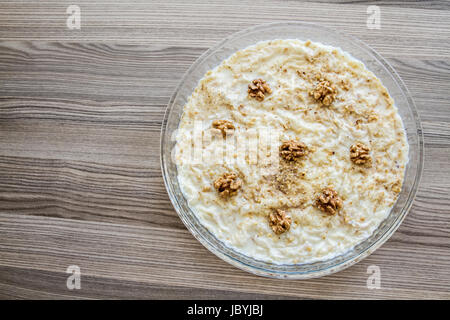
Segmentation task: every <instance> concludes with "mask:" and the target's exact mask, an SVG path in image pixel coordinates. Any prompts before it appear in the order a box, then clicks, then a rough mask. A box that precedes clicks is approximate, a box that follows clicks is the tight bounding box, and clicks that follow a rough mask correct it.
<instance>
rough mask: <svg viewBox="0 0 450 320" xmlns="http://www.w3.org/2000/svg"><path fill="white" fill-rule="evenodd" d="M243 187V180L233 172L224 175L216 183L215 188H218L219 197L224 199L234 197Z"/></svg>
mask: <svg viewBox="0 0 450 320" xmlns="http://www.w3.org/2000/svg"><path fill="white" fill-rule="evenodd" d="M241 186H242V182H241V180H239V179H238V177H237V174H235V173H233V172H231V173H224V174H223V175H222V176H221V177H219V178H217V179H216V180H215V181H214V188H216V190H217V192H218V193H219V195H220V196H221V197H223V198H228V197H230V196H234V195H235V194H236V193H237V191H238V190H239V188H240V187H241Z"/></svg>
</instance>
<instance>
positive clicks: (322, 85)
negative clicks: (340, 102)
mask: <svg viewBox="0 0 450 320" xmlns="http://www.w3.org/2000/svg"><path fill="white" fill-rule="evenodd" d="M309 94H310V95H311V96H313V97H314V99H316V100H317V101H320V102H321V103H322V104H323V105H324V106H327V107H328V106H329V105H331V104H332V103H333V101H334V99H335V98H336V87H335V86H334V85H333V84H331V83H330V82H329V81H326V80H322V81H321V82H319V83H318V84H317V86H316V87H315V88H314V90H313V91H311V92H310V93H309Z"/></svg>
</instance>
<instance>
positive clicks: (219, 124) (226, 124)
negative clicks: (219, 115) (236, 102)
mask: <svg viewBox="0 0 450 320" xmlns="http://www.w3.org/2000/svg"><path fill="white" fill-rule="evenodd" d="M212 126H213V128H216V129H219V130H220V131H221V132H222V136H223V137H224V138H225V137H226V136H227V134H229V133H231V132H232V130H234V129H235V127H234V125H233V123H232V122H231V121H228V120H214V121H213V123H212Z"/></svg>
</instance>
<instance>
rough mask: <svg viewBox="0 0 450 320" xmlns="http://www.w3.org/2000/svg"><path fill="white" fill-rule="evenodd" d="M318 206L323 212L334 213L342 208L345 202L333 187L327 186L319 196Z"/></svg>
mask: <svg viewBox="0 0 450 320" xmlns="http://www.w3.org/2000/svg"><path fill="white" fill-rule="evenodd" d="M316 206H317V208H319V209H320V210H322V211H323V212H326V213H328V214H330V215H333V214H335V213H336V212H337V211H338V210H339V209H341V208H342V206H343V203H342V199H341V198H339V196H338V194H337V192H336V191H335V190H334V189H333V187H326V188H325V189H323V190H322V194H320V195H319V197H318V198H317V200H316Z"/></svg>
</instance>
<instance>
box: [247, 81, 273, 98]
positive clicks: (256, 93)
mask: <svg viewBox="0 0 450 320" xmlns="http://www.w3.org/2000/svg"><path fill="white" fill-rule="evenodd" d="M265 93H268V94H271V93H272V89H270V87H269V85H268V84H267V83H266V81H264V80H263V79H255V80H253V81H252V83H250V84H249V85H248V95H249V96H250V97H252V98H256V100H258V101H263V100H264V98H265V95H264V94H265Z"/></svg>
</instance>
